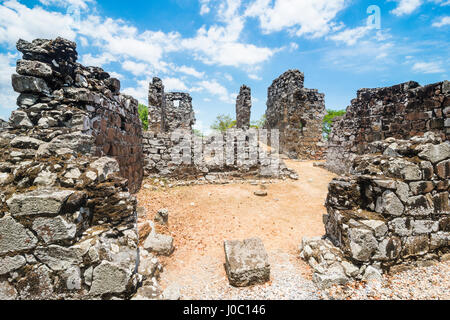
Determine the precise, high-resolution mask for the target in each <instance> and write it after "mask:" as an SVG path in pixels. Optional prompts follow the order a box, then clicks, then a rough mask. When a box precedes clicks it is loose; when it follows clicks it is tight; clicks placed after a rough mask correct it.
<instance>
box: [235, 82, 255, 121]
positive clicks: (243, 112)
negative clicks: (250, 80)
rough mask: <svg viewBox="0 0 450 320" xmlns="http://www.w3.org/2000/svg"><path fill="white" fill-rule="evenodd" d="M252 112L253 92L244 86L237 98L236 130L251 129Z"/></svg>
mask: <svg viewBox="0 0 450 320" xmlns="http://www.w3.org/2000/svg"><path fill="white" fill-rule="evenodd" d="M251 110H252V91H251V89H250V88H249V87H247V86H246V85H243V86H242V87H241V89H240V91H239V95H238V96H237V98H236V128H238V129H244V130H246V129H249V128H250V117H251Z"/></svg>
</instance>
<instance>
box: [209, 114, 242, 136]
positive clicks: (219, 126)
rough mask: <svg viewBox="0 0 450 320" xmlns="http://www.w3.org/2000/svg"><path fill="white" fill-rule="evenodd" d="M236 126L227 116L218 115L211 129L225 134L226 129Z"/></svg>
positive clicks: (234, 121)
mask: <svg viewBox="0 0 450 320" xmlns="http://www.w3.org/2000/svg"><path fill="white" fill-rule="evenodd" d="M235 126H236V120H233V119H232V118H231V117H230V116H229V115H224V114H219V115H218V116H217V118H216V120H215V121H214V123H213V124H212V125H211V129H212V130H215V131H220V132H222V133H225V132H226V131H227V130H228V129H231V128H233V127H235Z"/></svg>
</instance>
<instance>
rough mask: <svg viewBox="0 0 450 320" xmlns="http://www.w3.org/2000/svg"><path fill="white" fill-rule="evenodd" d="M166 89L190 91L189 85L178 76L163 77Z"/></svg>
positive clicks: (167, 90)
mask: <svg viewBox="0 0 450 320" xmlns="http://www.w3.org/2000/svg"><path fill="white" fill-rule="evenodd" d="M163 84H164V89H165V91H166V92H169V91H188V90H189V89H188V87H187V86H186V85H185V84H184V82H183V81H181V80H180V79H178V78H164V79H163Z"/></svg>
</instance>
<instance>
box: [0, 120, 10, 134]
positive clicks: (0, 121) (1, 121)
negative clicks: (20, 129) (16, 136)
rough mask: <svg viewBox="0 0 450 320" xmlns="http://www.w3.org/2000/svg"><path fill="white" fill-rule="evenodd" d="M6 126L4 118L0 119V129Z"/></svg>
mask: <svg viewBox="0 0 450 320" xmlns="http://www.w3.org/2000/svg"><path fill="white" fill-rule="evenodd" d="M7 126H8V123H7V122H6V121H5V120H3V119H0V131H1V130H3V129H5V128H6V127H7Z"/></svg>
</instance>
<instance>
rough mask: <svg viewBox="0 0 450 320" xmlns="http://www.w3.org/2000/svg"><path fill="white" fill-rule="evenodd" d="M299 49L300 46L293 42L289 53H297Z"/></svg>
mask: <svg viewBox="0 0 450 320" xmlns="http://www.w3.org/2000/svg"><path fill="white" fill-rule="evenodd" d="M297 49H298V44H297V43H295V42H291V43H290V44H289V51H290V52H293V51H296V50H297Z"/></svg>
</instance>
